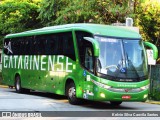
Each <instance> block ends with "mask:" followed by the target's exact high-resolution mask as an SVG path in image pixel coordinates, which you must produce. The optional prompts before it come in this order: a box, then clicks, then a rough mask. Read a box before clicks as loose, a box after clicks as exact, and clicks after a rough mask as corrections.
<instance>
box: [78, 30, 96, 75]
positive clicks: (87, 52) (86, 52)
mask: <svg viewBox="0 0 160 120" xmlns="http://www.w3.org/2000/svg"><path fill="white" fill-rule="evenodd" d="M83 37H93V36H92V34H91V33H88V32H83V31H76V39H77V43H78V51H79V57H80V62H81V64H82V66H84V67H85V68H87V69H88V70H90V71H92V72H93V46H92V44H91V43H90V42H88V41H86V40H84V38H83Z"/></svg>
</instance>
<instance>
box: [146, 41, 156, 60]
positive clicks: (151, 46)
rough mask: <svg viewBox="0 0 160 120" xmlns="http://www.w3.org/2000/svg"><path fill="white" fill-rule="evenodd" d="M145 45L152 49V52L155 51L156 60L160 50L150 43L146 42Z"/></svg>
mask: <svg viewBox="0 0 160 120" xmlns="http://www.w3.org/2000/svg"><path fill="white" fill-rule="evenodd" d="M144 45H145V46H147V47H150V48H152V50H153V58H154V59H155V60H156V59H157V58H158V49H157V47H156V46H155V45H154V44H152V43H150V42H144Z"/></svg>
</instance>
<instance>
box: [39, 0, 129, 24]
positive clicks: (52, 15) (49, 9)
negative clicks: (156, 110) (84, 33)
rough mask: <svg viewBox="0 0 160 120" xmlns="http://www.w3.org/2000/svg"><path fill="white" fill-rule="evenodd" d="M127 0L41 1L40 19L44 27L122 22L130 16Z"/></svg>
mask: <svg viewBox="0 0 160 120" xmlns="http://www.w3.org/2000/svg"><path fill="white" fill-rule="evenodd" d="M128 2H129V0H125V1H122V0H116V2H115V0H87V1H86V0H81V1H79V0H74V1H70V0H52V1H50V0H43V2H42V4H41V9H40V16H39V17H40V18H41V20H42V22H43V24H44V25H57V24H67V23H84V22H92V23H102V24H109V23H113V22H117V21H119V22H124V20H125V17H128V16H130V15H131V9H130V8H129V7H128Z"/></svg>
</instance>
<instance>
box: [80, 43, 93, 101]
mask: <svg viewBox="0 0 160 120" xmlns="http://www.w3.org/2000/svg"><path fill="white" fill-rule="evenodd" d="M84 50H85V51H84V67H85V69H86V70H85V71H84V72H86V73H85V74H86V75H85V80H84V83H83V85H84V93H83V98H84V99H89V100H92V99H93V83H92V82H91V79H92V78H93V77H94V74H93V49H92V46H90V44H88V46H86V47H85V49H84Z"/></svg>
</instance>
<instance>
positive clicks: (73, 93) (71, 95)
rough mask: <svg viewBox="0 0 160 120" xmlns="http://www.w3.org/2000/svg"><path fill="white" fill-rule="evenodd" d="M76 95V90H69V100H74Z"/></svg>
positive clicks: (72, 88)
mask: <svg viewBox="0 0 160 120" xmlns="http://www.w3.org/2000/svg"><path fill="white" fill-rule="evenodd" d="M75 95H76V90H75V88H74V87H71V88H69V90H68V96H69V98H70V99H73V98H75Z"/></svg>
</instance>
